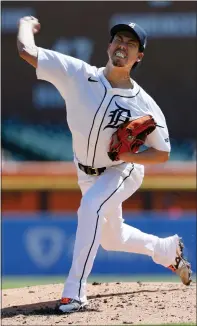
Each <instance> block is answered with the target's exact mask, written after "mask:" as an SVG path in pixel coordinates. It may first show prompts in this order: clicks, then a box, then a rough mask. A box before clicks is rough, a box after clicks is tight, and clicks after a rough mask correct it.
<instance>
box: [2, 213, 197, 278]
mask: <svg viewBox="0 0 197 326" xmlns="http://www.w3.org/2000/svg"><path fill="white" fill-rule="evenodd" d="M125 221H126V223H128V224H130V225H132V226H134V227H136V228H139V229H141V230H142V231H144V232H147V233H152V234H155V235H158V236H160V237H166V236H170V235H173V234H176V233H177V234H178V235H179V236H182V237H183V239H184V242H185V246H186V250H185V251H186V255H187V256H188V258H189V260H190V261H191V262H192V269H193V271H194V272H196V217H195V215H194V214H190V213H188V214H183V215H182V217H181V218H180V219H178V220H172V219H169V216H168V215H167V214H159V216H158V215H157V214H152V213H151V214H148V213H144V214H132V218H131V214H130V215H129V214H127V215H126V218H125ZM76 227H77V221H76V216H75V215H72V214H68V213H67V214H40V213H39V214H32V215H30V216H28V219H27V216H26V215H22V214H19V215H16V214H15V215H14V214H12V215H10V214H9V215H7V214H5V215H3V220H2V275H3V276H9V275H10V276H11V275H63V274H67V273H68V271H69V268H70V265H71V260H72V251H73V245H74V239H75V232H76ZM170 273H171V271H169V270H167V269H165V268H163V267H162V266H159V265H157V264H155V263H153V262H152V260H151V258H149V257H146V256H144V255H137V254H129V253H120V252H107V251H105V250H103V249H102V248H101V247H100V248H99V251H98V255H97V257H96V260H95V263H94V267H93V270H92V274H103V275H108V274H111V275H112V274H120V275H127V274H128V275H132V274H149V275H151V274H165V275H167V274H170Z"/></svg>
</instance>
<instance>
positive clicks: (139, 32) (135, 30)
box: [110, 23, 147, 52]
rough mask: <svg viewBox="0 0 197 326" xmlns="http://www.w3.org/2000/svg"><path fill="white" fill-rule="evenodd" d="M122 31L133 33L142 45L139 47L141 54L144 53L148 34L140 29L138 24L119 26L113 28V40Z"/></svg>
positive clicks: (111, 32)
mask: <svg viewBox="0 0 197 326" xmlns="http://www.w3.org/2000/svg"><path fill="white" fill-rule="evenodd" d="M122 31H129V32H132V33H133V34H134V35H135V36H136V37H137V39H138V41H139V43H140V47H139V50H140V52H144V50H145V47H146V44H147V34H146V32H145V30H144V29H143V28H142V27H140V26H139V25H138V24H136V23H129V24H118V25H115V26H113V27H112V29H111V31H110V34H111V36H112V38H113V37H114V36H115V35H116V34H117V33H118V32H122Z"/></svg>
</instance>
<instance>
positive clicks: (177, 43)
mask: <svg viewBox="0 0 197 326" xmlns="http://www.w3.org/2000/svg"><path fill="white" fill-rule="evenodd" d="M25 15H33V16H35V17H37V18H38V19H39V20H40V22H41V32H40V34H39V35H37V36H36V43H37V45H38V46H41V47H45V48H49V49H54V50H57V51H59V52H62V53H66V54H68V55H72V56H75V57H78V58H80V59H82V60H84V61H86V62H89V63H90V64H93V65H96V66H104V65H105V64H106V62H107V54H106V48H107V45H108V41H109V29H110V27H111V26H112V25H113V24H115V23H117V22H123V21H135V22H137V23H139V24H140V25H142V26H143V27H144V28H145V29H146V30H147V32H148V34H149V41H148V47H147V50H146V53H145V58H144V61H143V63H142V67H141V69H138V70H136V72H135V74H134V75H133V77H134V79H136V81H137V82H138V83H139V84H140V85H141V86H142V87H144V88H145V90H146V91H147V92H148V93H150V95H151V96H153V98H155V100H156V101H157V103H158V104H159V105H160V107H161V108H162V110H163V112H164V114H165V116H166V119H167V122H168V126H169V132H170V140H171V144H172V153H171V157H170V161H169V162H168V163H167V164H165V166H163V165H158V166H152V167H150V166H148V167H146V177H145V180H144V183H143V186H142V187H141V189H140V190H139V191H138V192H137V193H136V194H134V196H132V197H131V198H129V199H128V200H127V201H126V202H125V203H124V205H123V207H124V213H125V219H126V221H127V223H130V224H132V225H133V226H136V227H139V228H140V229H141V230H143V231H145V232H150V233H153V234H156V235H159V236H168V235H171V234H174V233H178V234H179V235H180V236H182V237H183V239H184V241H185V244H186V253H187V256H188V258H189V259H190V260H191V262H192V265H193V270H194V273H195V272H196V191H195V190H196V177H195V176H196V134H197V132H196V71H197V69H196V68H197V67H196V3H195V2H190V1H188V2H187V1H184V2H182V1H179V2H177V1H139V2H129V1H128V2H120V1H117V2H116V1H114V2H113V3H112V2H110V1H109V2H94V1H92V2H89V1H87V2H80V3H77V2H75V1H73V2H67V1H66V2H57V3H56V2H47V3H46V2H44V1H41V2H38V1H37V2H36V1H35V2H30V1H28V2H17V1H14V2H3V3H2V16H1V18H2V20H1V29H2V276H3V283H2V285H3V287H12V286H19V285H29V284H33V283H50V282H57V281H63V280H64V277H65V275H66V274H67V273H68V271H69V267H70V264H71V258H72V248H73V243H74V236H75V230H76V223H77V219H76V210H77V208H78V206H79V202H80V197H81V194H80V191H79V188H78V185H77V179H76V173H75V168H74V166H73V163H72V143H71V135H70V131H69V129H68V126H67V122H66V109H65V104H64V102H63V100H62V98H61V97H60V95H59V94H58V92H57V91H56V89H55V88H54V87H53V86H52V85H50V84H49V83H46V82H42V81H37V80H36V74H35V71H34V69H33V68H32V67H30V66H28V65H27V64H26V63H25V62H23V61H22V60H21V59H20V58H19V57H18V55H17V49H16V33H17V21H18V19H19V18H20V17H23V16H25ZM65 87H66V85H65ZM79 110H80V108H79ZM84 119H85V117H84ZM91 275H92V278H93V279H94V280H96V279H103V280H106V279H114V280H125V279H128V278H130V279H136V280H144V279H146V280H157V279H162V280H166V279H168V280H169V279H170V280H171V281H172V280H176V278H175V276H174V275H172V273H171V272H170V271H168V270H166V269H164V268H162V267H161V266H158V265H156V264H154V263H153V262H152V261H151V259H149V258H147V257H144V256H138V255H130V254H126V253H113V252H105V251H104V250H102V248H100V249H99V253H98V256H97V257H96V261H95V264H94V267H93V271H92V274H91ZM92 278H91V279H92Z"/></svg>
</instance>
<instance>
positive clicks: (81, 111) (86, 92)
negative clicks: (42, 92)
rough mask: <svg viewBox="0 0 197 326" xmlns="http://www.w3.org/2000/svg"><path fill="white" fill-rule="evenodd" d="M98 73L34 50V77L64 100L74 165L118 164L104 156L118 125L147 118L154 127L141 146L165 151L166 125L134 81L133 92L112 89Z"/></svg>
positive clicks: (64, 57) (72, 60) (80, 63)
mask: <svg viewBox="0 0 197 326" xmlns="http://www.w3.org/2000/svg"><path fill="white" fill-rule="evenodd" d="M103 70H104V68H97V67H95V66H91V65H89V64H87V63H85V62H84V61H81V60H78V59H75V58H73V57H70V56H67V55H63V54H61V53H57V52H55V51H51V50H46V49H43V48H38V66H37V70H36V73H37V77H38V79H42V80H46V81H48V82H50V83H52V84H53V85H54V86H55V87H56V88H57V89H58V91H59V92H60V94H61V95H62V97H63V98H64V100H65V103H66V109H67V121H68V125H69V128H70V130H71V133H72V137H73V151H74V155H75V158H76V159H77V161H78V162H80V163H82V164H83V165H88V166H92V167H95V168H100V167H109V166H112V165H116V164H120V163H122V161H118V162H112V161H111V160H110V159H109V157H108V154H107V152H108V149H109V143H110V138H111V136H112V134H113V133H114V132H115V131H116V130H117V128H118V126H119V125H120V124H121V123H123V122H125V121H129V120H133V119H136V118H138V117H141V116H144V115H147V114H150V115H152V116H153V118H154V119H155V121H156V122H157V124H158V125H159V126H160V127H157V128H156V130H155V131H153V132H152V133H151V134H150V135H149V136H148V137H147V140H146V143H145V145H146V146H148V147H153V148H156V149H158V150H162V151H167V152H170V142H169V135H168V129H167V126H166V121H165V118H164V115H163V113H162V111H161V110H160V108H159V107H158V105H157V104H156V103H155V101H154V100H153V99H152V98H151V97H150V96H149V95H148V94H147V93H146V92H145V91H144V90H143V89H142V88H141V87H140V86H139V85H138V84H137V83H136V82H135V81H133V84H134V87H133V89H120V88H112V87H111V85H110V83H109V82H108V80H107V79H106V78H105V76H104V74H103Z"/></svg>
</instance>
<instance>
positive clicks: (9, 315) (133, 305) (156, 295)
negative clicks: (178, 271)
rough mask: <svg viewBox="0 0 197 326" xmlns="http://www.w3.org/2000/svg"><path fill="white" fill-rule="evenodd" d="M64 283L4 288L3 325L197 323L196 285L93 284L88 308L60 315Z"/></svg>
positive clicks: (89, 291)
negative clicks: (58, 306) (58, 307)
mask: <svg viewBox="0 0 197 326" xmlns="http://www.w3.org/2000/svg"><path fill="white" fill-rule="evenodd" d="M62 288H63V285H62V284H51V285H42V286H31V287H26V288H20V289H9V290H3V291H2V325H24V324H26V325H56V324H58V325H126V324H127V325H132V324H133V325H139V324H146V325H147V324H162V323H180V322H181V323H183V322H185V323H187V322H189V323H192V322H193V323H195V322H196V284H192V285H191V286H189V287H186V286H184V285H182V284H179V283H152V282H151V283H141V282H135V283H134V282H130V283H119V282H117V283H102V284H100V283H96V282H95V283H92V284H89V285H88V299H89V305H88V308H86V310H84V311H81V312H75V313H72V314H70V315H63V314H60V313H59V312H58V310H57V304H58V302H59V297H60V294H61V292H62Z"/></svg>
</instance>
